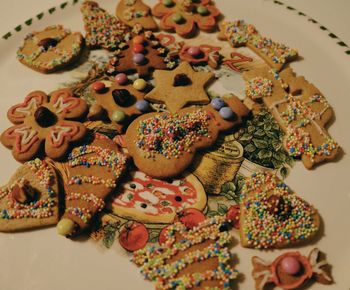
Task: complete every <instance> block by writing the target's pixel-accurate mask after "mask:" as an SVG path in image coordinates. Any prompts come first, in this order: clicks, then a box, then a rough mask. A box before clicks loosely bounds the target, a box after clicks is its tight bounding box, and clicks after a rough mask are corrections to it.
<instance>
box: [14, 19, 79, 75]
mask: <svg viewBox="0 0 350 290" xmlns="http://www.w3.org/2000/svg"><path fill="white" fill-rule="evenodd" d="M83 45H84V39H83V37H82V35H81V34H80V33H79V32H74V33H72V32H71V31H70V30H69V29H65V28H63V26H62V25H54V26H49V27H46V28H45V29H44V30H42V31H38V32H37V31H34V32H32V33H30V34H28V35H27V36H26V37H25V39H24V42H23V44H22V45H21V47H20V48H19V49H18V51H17V58H18V60H19V61H20V62H21V63H23V64H24V65H26V66H28V67H29V68H31V69H34V70H36V71H38V72H41V73H51V72H54V71H57V70H59V69H61V68H63V67H65V66H67V65H69V64H71V63H72V62H74V61H75V60H77V59H78V58H79V56H80V53H81V50H82V47H83Z"/></svg>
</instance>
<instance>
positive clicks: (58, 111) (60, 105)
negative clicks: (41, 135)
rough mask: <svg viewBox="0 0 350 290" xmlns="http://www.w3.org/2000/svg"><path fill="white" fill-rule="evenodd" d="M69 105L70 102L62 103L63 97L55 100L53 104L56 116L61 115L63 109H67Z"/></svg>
mask: <svg viewBox="0 0 350 290" xmlns="http://www.w3.org/2000/svg"><path fill="white" fill-rule="evenodd" d="M71 105H72V102H70V101H66V102H64V98H63V97H59V98H57V100H56V102H55V103H54V104H53V106H54V108H55V109H56V114H61V113H62V112H63V111H64V110H65V109H67V108H69V107H70V106H71Z"/></svg>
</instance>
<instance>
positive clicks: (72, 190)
mask: <svg viewBox="0 0 350 290" xmlns="http://www.w3.org/2000/svg"><path fill="white" fill-rule="evenodd" d="M126 162H127V157H126V155H124V154H123V153H121V152H120V151H119V149H118V147H117V145H116V144H115V143H114V142H113V141H112V140H110V139H108V138H107V137H105V136H103V135H100V134H95V135H94V137H93V140H92V141H91V142H89V143H88V144H86V145H82V146H79V147H76V148H74V149H73V150H72V151H71V153H70V154H69V156H68V161H67V162H55V163H54V164H55V167H56V168H57V169H58V171H59V172H60V173H61V175H62V177H63V181H64V189H65V193H66V195H65V211H64V214H63V216H62V218H61V220H60V222H59V223H58V224H57V230H58V233H59V234H61V235H65V236H72V235H76V234H78V233H80V232H81V231H84V230H85V229H87V228H88V227H89V225H90V222H91V219H92V218H93V217H94V215H95V214H96V213H98V212H100V211H101V210H102V209H103V208H104V206H105V198H106V197H107V196H108V195H109V194H110V193H111V192H112V191H113V190H115V188H116V186H117V184H118V181H119V178H120V177H121V176H122V174H123V173H124V170H125V167H126Z"/></svg>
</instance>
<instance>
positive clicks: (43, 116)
mask: <svg viewBox="0 0 350 290" xmlns="http://www.w3.org/2000/svg"><path fill="white" fill-rule="evenodd" d="M34 118H35V121H36V122H37V123H38V125H39V126H40V127H43V128H47V127H50V126H52V125H54V124H55V123H56V122H57V117H56V115H55V114H54V113H52V112H51V111H50V110H49V109H48V108H46V107H43V106H41V107H39V108H37V109H36V111H35V113H34Z"/></svg>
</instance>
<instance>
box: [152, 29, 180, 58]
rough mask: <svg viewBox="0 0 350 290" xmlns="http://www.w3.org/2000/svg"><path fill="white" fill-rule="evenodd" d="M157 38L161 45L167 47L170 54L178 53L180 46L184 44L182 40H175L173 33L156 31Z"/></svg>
mask: <svg viewBox="0 0 350 290" xmlns="http://www.w3.org/2000/svg"><path fill="white" fill-rule="evenodd" d="M157 39H158V40H159V41H160V44H161V45H163V46H164V47H166V48H167V49H168V51H169V55H170V56H177V55H179V53H180V50H181V48H182V47H183V46H184V44H185V43H184V41H177V40H176V38H175V36H174V35H172V34H168V33H158V34H157Z"/></svg>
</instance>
